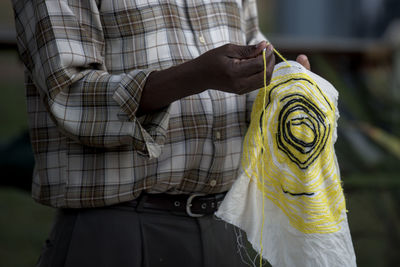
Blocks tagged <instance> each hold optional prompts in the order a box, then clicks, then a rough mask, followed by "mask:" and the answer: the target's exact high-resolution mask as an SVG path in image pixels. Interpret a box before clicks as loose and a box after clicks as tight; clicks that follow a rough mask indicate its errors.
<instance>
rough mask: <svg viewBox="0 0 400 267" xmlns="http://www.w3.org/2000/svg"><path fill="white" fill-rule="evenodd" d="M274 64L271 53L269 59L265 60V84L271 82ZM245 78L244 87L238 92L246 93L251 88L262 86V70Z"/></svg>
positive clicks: (251, 89)
mask: <svg viewBox="0 0 400 267" xmlns="http://www.w3.org/2000/svg"><path fill="white" fill-rule="evenodd" d="M274 66H275V56H274V55H273V54H272V56H271V57H270V59H269V60H267V75H266V83H267V85H268V84H269V83H270V82H271V77H272V72H273V71H274ZM244 79H245V82H244V84H245V87H244V88H243V89H242V90H241V92H240V94H244V93H248V92H251V91H253V90H256V89H259V88H262V87H264V71H261V72H259V73H256V74H253V75H251V76H249V77H247V78H244Z"/></svg>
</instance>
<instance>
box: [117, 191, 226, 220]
mask: <svg viewBox="0 0 400 267" xmlns="http://www.w3.org/2000/svg"><path fill="white" fill-rule="evenodd" d="M225 194H226V193H219V194H213V195H205V194H200V193H198V194H192V195H170V194H146V193H142V194H141V195H140V197H139V198H137V199H135V200H132V201H129V202H125V203H122V205H124V206H131V207H135V208H136V210H137V211H138V212H141V211H145V210H160V211H169V212H172V213H175V214H178V215H187V216H190V217H201V216H204V215H206V214H213V213H214V212H216V211H217V209H218V207H219V205H220V204H221V202H222V200H223V199H224V197H225Z"/></svg>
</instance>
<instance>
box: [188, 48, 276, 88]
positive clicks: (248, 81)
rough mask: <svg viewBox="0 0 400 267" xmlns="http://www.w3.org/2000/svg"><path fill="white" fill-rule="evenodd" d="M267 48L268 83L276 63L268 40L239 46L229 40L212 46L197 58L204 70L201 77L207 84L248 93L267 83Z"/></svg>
mask: <svg viewBox="0 0 400 267" xmlns="http://www.w3.org/2000/svg"><path fill="white" fill-rule="evenodd" d="M264 48H266V54H265V57H266V63H267V84H269V82H270V80H271V76H272V71H273V69H274V65H275V56H274V53H273V49H272V46H271V45H270V44H268V45H267V43H266V42H264V41H263V42H261V43H259V44H258V45H252V46H238V45H233V44H227V45H224V46H221V47H218V48H216V49H213V50H210V51H208V52H207V53H205V54H203V55H201V56H200V57H198V58H197V59H195V60H194V61H195V62H196V64H198V66H199V67H200V72H201V73H202V74H203V75H202V77H201V79H202V81H199V82H200V83H202V82H203V83H204V84H203V87H205V88H213V89H216V90H220V91H224V92H228V93H235V94H245V93H248V92H251V91H253V90H255V89H259V88H261V87H263V85H264V60H263V53H262V52H263V50H264Z"/></svg>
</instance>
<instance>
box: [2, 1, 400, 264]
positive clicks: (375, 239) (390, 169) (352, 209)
mask: <svg viewBox="0 0 400 267" xmlns="http://www.w3.org/2000/svg"><path fill="white" fill-rule="evenodd" d="M258 5H259V17H260V27H261V29H262V31H263V33H264V34H265V35H266V36H267V37H268V38H269V40H270V41H271V42H272V43H273V44H274V46H275V48H277V49H278V50H279V51H280V52H281V53H282V54H283V55H284V56H285V57H286V58H289V59H295V57H296V55H297V54H298V53H306V54H307V55H308V56H309V59H310V61H311V66H312V70H313V71H314V72H316V73H317V74H319V75H321V76H323V77H325V78H326V79H327V80H329V81H330V82H331V83H332V84H333V85H334V86H335V87H336V88H337V89H338V91H339V92H340V99H339V110H340V113H341V118H340V120H339V128H338V133H339V139H338V142H337V143H336V153H337V156H338V160H339V164H340V167H341V174H342V180H343V186H344V190H345V195H346V198H347V206H348V210H349V213H348V217H349V224H350V228H351V232H352V237H353V242H354V247H355V250H356V254H357V261H358V265H359V266H374V267H376V266H390V267H393V266H400V212H399V211H400V1H399V0H335V1H330V0H303V1H294V0H259V1H258ZM23 81H24V77H23V66H22V65H21V63H20V62H19V60H18V55H17V52H16V47H15V33H14V22H13V12H12V7H11V3H10V2H9V1H4V0H2V1H1V2H0V91H1V93H2V97H1V98H0V114H1V115H0V171H1V176H0V209H1V212H0V266H34V264H35V262H36V260H37V258H38V256H39V253H40V250H41V246H42V243H43V242H44V240H45V238H46V237H47V234H48V232H49V230H50V227H51V221H52V218H53V215H54V210H53V209H51V208H48V207H44V206H41V205H38V204H36V203H34V202H33V200H31V198H30V192H29V190H30V180H31V172H32V167H33V156H32V151H31V148H30V144H29V137H28V133H27V116H26V114H25V113H26V105H25V99H24V94H25V93H24V82H23Z"/></svg>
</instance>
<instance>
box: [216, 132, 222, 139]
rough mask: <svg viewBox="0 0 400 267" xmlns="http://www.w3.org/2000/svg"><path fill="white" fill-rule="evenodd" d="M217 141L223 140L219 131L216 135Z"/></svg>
mask: <svg viewBox="0 0 400 267" xmlns="http://www.w3.org/2000/svg"><path fill="white" fill-rule="evenodd" d="M215 139H217V140H219V139H221V132H219V131H218V132H216V133H215Z"/></svg>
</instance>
